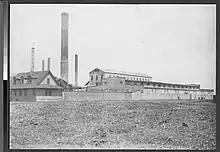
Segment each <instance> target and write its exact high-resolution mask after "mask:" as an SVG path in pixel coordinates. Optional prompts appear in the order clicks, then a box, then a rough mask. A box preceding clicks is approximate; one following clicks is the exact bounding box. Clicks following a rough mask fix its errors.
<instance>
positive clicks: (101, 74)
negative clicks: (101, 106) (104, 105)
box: [86, 68, 213, 99]
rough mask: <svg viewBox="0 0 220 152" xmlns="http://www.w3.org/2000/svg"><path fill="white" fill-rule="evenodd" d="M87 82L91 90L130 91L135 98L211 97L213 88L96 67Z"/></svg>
mask: <svg viewBox="0 0 220 152" xmlns="http://www.w3.org/2000/svg"><path fill="white" fill-rule="evenodd" d="M89 78H90V81H89V82H87V83H86V86H87V91H90V92H130V93H132V94H133V99H135V98H137V97H138V98H139V99H147V98H155V99H159V98H161V99H211V98H212V97H213V90H212V89H200V85H199V84H175V83H165V82H156V81H152V77H150V76H148V75H145V74H137V73H129V72H119V71H114V70H104V69H99V68H95V69H94V70H92V71H91V72H89Z"/></svg>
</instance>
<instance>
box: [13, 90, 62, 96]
mask: <svg viewBox="0 0 220 152" xmlns="http://www.w3.org/2000/svg"><path fill="white" fill-rule="evenodd" d="M17 92H18V93H17ZM14 95H18V96H22V90H21V89H19V90H14ZM32 95H34V96H35V95H36V92H35V89H33V90H32ZM59 95H61V92H59ZM24 96H27V90H24ZM45 96H51V90H45Z"/></svg>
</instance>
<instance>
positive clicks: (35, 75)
mask: <svg viewBox="0 0 220 152" xmlns="http://www.w3.org/2000/svg"><path fill="white" fill-rule="evenodd" d="M48 75H51V77H52V79H53V80H54V82H55V83H56V84H57V86H58V83H57V81H56V79H55V77H54V76H53V74H52V73H51V72H50V71H35V72H22V73H18V74H17V75H16V76H15V77H16V78H17V79H21V77H24V79H27V78H28V76H31V78H32V79H31V83H28V82H26V83H25V84H15V85H14V84H11V83H10V85H11V88H36V87H40V86H41V87H44V88H54V87H55V88H59V87H56V86H51V85H43V86H42V85H41V84H40V83H41V82H42V81H43V80H44V79H45V77H46V76H48Z"/></svg>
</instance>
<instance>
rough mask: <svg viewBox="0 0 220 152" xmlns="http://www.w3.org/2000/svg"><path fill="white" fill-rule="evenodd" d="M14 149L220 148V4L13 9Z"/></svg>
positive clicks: (30, 6) (11, 135) (19, 6)
mask: <svg viewBox="0 0 220 152" xmlns="http://www.w3.org/2000/svg"><path fill="white" fill-rule="evenodd" d="M9 24H10V29H9V30H10V42H9V44H10V116H9V117H10V118H9V119H10V126H9V129H10V131H9V140H10V141H9V144H10V146H9V147H10V149H94V148H95V149H161V150H163V149H178V150H179V149H187V150H195V149H197V150H213V149H216V102H215V96H216V85H215V84H216V5H211V4H206V5H205V4H203V5H201V4H198V5H196V4H193V5H192V4H189V5H186V4H184V5H183V4H181V5H180V4H179V5H177V4H175V5H174V4H172V5H171V4H169V5H168V4H163V5H162V4H11V5H10V21H9Z"/></svg>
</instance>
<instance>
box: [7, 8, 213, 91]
mask: <svg viewBox="0 0 220 152" xmlns="http://www.w3.org/2000/svg"><path fill="white" fill-rule="evenodd" d="M62 12H66V13H68V14H69V61H70V63H69V83H73V82H74V64H73V63H71V59H72V57H73V55H74V54H78V56H79V84H80V85H84V84H85V83H86V82H87V81H88V79H89V72H90V71H91V70H93V69H94V68H106V69H115V70H120V71H127V72H138V73H143V74H148V75H150V76H152V77H153V80H154V81H162V82H163V81H165V82H173V83H186V84H188V83H199V84H201V87H202V88H212V89H213V88H215V69H216V67H215V66H216V47H215V46H216V39H215V38H216V34H215V33H216V31H215V30H216V27H215V25H216V23H215V22H216V15H215V14H216V7H215V5H191V6H190V5H109V4H108V5H84V4H83V5H69V4H68V5H36V4H34V5H11V6H10V20H11V21H10V33H11V34H10V39H11V42H10V49H11V58H10V61H11V63H10V69H11V73H18V72H25V71H30V68H31V44H32V41H36V54H35V70H41V67H42V65H41V64H42V60H45V68H47V58H48V57H50V58H51V71H52V73H53V74H54V75H55V76H57V77H60V55H61V13H62Z"/></svg>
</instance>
